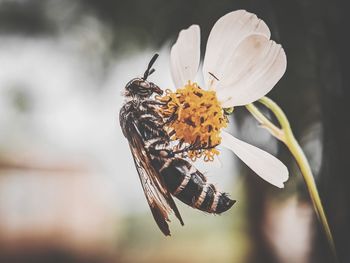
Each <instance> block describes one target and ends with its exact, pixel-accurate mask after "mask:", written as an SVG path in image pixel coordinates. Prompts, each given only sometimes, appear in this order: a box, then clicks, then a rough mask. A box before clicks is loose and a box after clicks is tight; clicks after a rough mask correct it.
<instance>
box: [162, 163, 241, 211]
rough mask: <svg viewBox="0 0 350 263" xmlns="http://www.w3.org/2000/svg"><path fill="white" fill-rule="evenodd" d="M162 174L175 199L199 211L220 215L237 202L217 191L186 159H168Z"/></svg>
mask: <svg viewBox="0 0 350 263" xmlns="http://www.w3.org/2000/svg"><path fill="white" fill-rule="evenodd" d="M160 172H161V175H162V177H163V178H164V182H165V184H166V186H167V188H168V189H169V191H170V192H171V193H172V194H173V195H174V196H175V197H177V198H178V199H179V200H181V201H182V202H184V203H185V204H187V205H190V206H192V207H194V208H197V209H199V210H202V211H205V212H208V213H215V214H220V213H222V212H225V211H227V210H228V209H230V208H231V207H232V205H233V204H234V203H235V202H236V201H234V200H231V199H230V198H228V196H227V194H226V193H222V192H219V191H217V189H216V188H215V186H214V185H213V184H211V183H208V182H207V179H206V178H205V176H204V175H203V174H202V173H201V172H200V171H198V170H197V169H196V168H195V167H194V166H193V165H192V164H190V163H189V162H187V161H186V160H184V159H181V158H172V159H168V160H167V162H166V163H165V164H164V165H163V167H162V168H161V170H160Z"/></svg>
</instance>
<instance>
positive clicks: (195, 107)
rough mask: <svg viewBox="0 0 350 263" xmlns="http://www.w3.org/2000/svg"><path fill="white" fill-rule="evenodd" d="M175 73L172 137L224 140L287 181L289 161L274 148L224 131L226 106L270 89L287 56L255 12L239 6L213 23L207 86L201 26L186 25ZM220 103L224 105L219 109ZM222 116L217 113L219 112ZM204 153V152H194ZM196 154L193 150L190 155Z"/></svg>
mask: <svg viewBox="0 0 350 263" xmlns="http://www.w3.org/2000/svg"><path fill="white" fill-rule="evenodd" d="M170 64H171V75H172V78H173V81H174V83H175V86H176V87H177V90H176V91H175V92H172V91H169V90H168V91H167V92H166V95H165V97H163V98H162V100H163V101H164V100H167V101H168V104H167V106H166V107H165V108H164V109H163V113H165V114H168V115H167V116H168V117H170V116H171V113H174V112H176V114H177V119H176V120H174V121H172V123H171V124H170V127H171V129H172V130H173V133H172V136H173V137H172V138H173V139H180V140H182V142H185V143H190V144H191V143H192V144H193V143H195V144H199V145H201V146H202V147H205V146H209V149H208V150H206V152H205V156H209V157H210V156H213V155H215V154H218V153H217V152H215V151H217V150H216V149H213V150H212V149H210V146H213V145H214V146H215V145H216V144H219V143H221V145H222V146H224V147H227V148H228V149H230V150H232V151H233V152H234V153H235V154H236V155H237V156H238V157H239V158H240V159H241V160H242V161H243V162H244V163H245V164H246V165H247V166H248V167H250V168H251V169H252V170H253V171H254V172H255V173H256V174H257V175H259V176H260V177H261V178H262V179H264V180H266V181H267V182H269V183H271V184H273V185H275V186H277V187H279V188H283V187H284V184H283V183H284V182H285V181H286V180H287V179H288V169H287V168H286V166H285V165H284V164H283V163H282V162H281V161H279V160H278V159H277V158H275V157H274V156H272V155H271V154H269V153H267V152H265V151H263V150H261V149H259V148H257V147H255V146H253V145H250V144H248V143H246V142H243V141H241V140H239V139H237V138H235V137H234V136H232V135H231V134H229V133H227V132H226V131H223V130H222V128H224V127H226V121H224V119H225V118H223V117H222V116H223V108H232V107H236V106H242V105H246V104H249V103H252V102H254V101H256V100H258V99H260V98H261V97H263V96H264V95H265V94H267V93H268V92H269V91H270V90H271V89H272V88H273V87H274V85H275V84H276V83H277V82H278V80H279V79H280V78H281V77H282V76H283V74H284V72H285V70H286V65H287V60H286V55H285V53H284V50H283V48H282V47H281V45H279V44H276V43H275V42H274V41H273V40H270V30H269V28H268V27H267V25H266V24H265V23H264V21H262V20H261V19H259V18H258V17H257V16H256V15H254V14H252V13H249V12H247V11H245V10H238V11H234V12H231V13H228V14H226V15H225V16H223V17H221V18H220V19H219V20H218V21H217V22H216V23H215V25H214V27H213V28H212V30H211V32H210V35H209V38H208V42H207V46H206V53H205V56H204V62H203V77H204V82H205V87H206V90H205V89H201V88H200V87H199V86H198V85H197V84H196V83H194V82H193V80H194V78H195V76H196V74H197V71H198V68H199V64H200V28H199V26H198V25H192V26H190V27H189V28H188V29H185V30H182V31H181V32H180V34H179V36H178V39H177V41H176V43H175V44H174V45H173V46H172V48H171V54H170ZM218 108H219V110H218ZM215 112H217V113H216V115H215V116H217V118H213V115H214V113H215ZM190 153H192V157H193V155H195V156H196V154H202V153H203V152H201V151H200V152H198V151H193V152H190ZM190 157H191V155H190Z"/></svg>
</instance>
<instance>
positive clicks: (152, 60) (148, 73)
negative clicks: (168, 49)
mask: <svg viewBox="0 0 350 263" xmlns="http://www.w3.org/2000/svg"><path fill="white" fill-rule="evenodd" d="M158 57H159V55H158V54H157V53H156V54H154V56H153V57H152V58H151V61H150V62H149V63H148V67H147V69H146V71H145V73H144V74H143V78H142V79H144V80H146V79H147V78H148V76H149V75H151V74H152V73H153V72H154V71H156V70H155V69H154V68H152V66H153V64H154V62H156V60H157V58H158Z"/></svg>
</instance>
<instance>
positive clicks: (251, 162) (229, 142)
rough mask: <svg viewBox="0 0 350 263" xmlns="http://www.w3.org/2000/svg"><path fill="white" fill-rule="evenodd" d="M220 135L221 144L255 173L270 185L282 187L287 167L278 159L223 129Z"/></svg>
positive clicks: (285, 179) (286, 176)
mask: <svg viewBox="0 0 350 263" xmlns="http://www.w3.org/2000/svg"><path fill="white" fill-rule="evenodd" d="M221 136H222V146H225V147H227V148H228V149H230V150H231V151H233V152H234V153H235V154H236V155H237V156H238V157H239V158H240V159H241V160H242V161H243V162H244V163H245V164H246V165H247V166H248V167H250V169H252V170H253V171H254V172H255V173H256V174H257V175H259V176H260V177H261V178H262V179H264V180H265V181H267V182H269V183H270V184H272V185H275V186H277V187H279V188H283V187H284V185H283V183H284V182H285V181H287V180H288V169H287V167H286V166H285V165H284V164H283V163H282V162H281V161H280V160H278V159H277V158H276V157H274V156H272V155H271V154H269V153H268V152H265V151H263V150H261V149H259V148H257V147H255V146H253V145H250V144H248V143H246V142H243V141H241V140H238V139H237V138H235V137H233V136H232V135H231V134H229V133H227V132H225V131H223V132H222V133H221Z"/></svg>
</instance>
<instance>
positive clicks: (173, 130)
mask: <svg viewBox="0 0 350 263" xmlns="http://www.w3.org/2000/svg"><path fill="white" fill-rule="evenodd" d="M158 99H159V100H160V101H162V102H166V103H165V105H164V106H162V107H161V109H160V112H161V114H162V115H163V116H164V117H165V118H166V119H168V123H167V125H166V128H167V130H168V132H169V135H170V136H171V137H170V138H171V140H174V141H175V140H179V142H180V143H179V144H178V145H177V146H176V147H175V151H176V150H179V149H180V148H181V146H183V145H185V147H186V146H190V148H189V149H190V150H189V151H187V156H188V157H190V158H191V159H192V160H193V161H195V160H196V159H197V158H201V157H203V158H204V161H212V160H214V156H215V155H218V154H219V151H218V150H216V149H215V146H217V145H219V144H220V143H221V136H220V130H221V129H222V128H224V127H226V126H227V119H226V117H225V115H224V113H223V110H222V108H221V105H220V102H219V101H218V99H217V97H216V92H215V91H213V90H211V91H208V90H203V89H201V88H200V87H199V86H198V85H197V84H196V83H192V82H188V84H187V85H185V86H184V87H182V88H179V89H177V90H176V91H175V92H172V91H170V90H166V94H165V96H163V97H160V98H158ZM191 147H192V149H191Z"/></svg>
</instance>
